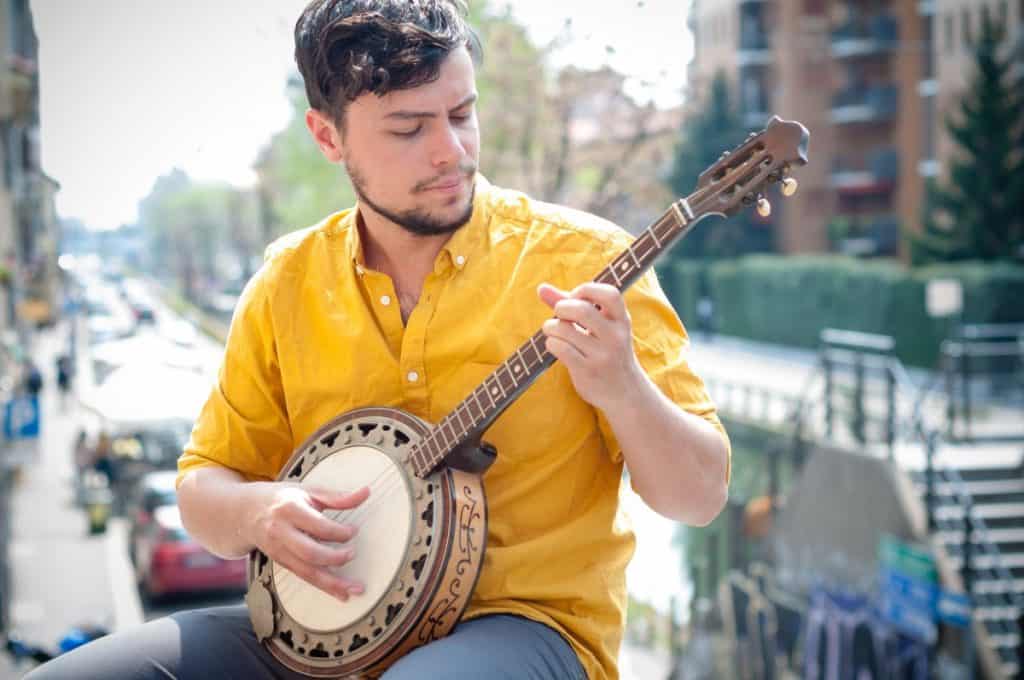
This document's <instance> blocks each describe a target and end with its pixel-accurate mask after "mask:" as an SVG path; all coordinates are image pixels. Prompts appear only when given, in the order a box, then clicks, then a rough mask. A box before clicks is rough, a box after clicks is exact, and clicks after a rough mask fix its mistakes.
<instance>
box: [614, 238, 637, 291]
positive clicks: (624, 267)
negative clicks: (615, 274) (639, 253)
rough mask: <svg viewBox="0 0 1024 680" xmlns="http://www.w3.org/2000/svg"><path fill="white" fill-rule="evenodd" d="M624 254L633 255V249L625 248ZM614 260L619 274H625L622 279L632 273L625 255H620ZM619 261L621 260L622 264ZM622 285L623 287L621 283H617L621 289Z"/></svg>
mask: <svg viewBox="0 0 1024 680" xmlns="http://www.w3.org/2000/svg"><path fill="white" fill-rule="evenodd" d="M626 252H628V253H629V254H630V255H632V254H633V249H632V248H627V249H626ZM615 260H616V262H615V266H616V267H618V269H619V273H620V274H625V276H624V277H623V278H628V277H629V275H630V274H632V273H633V267H632V266H630V264H629V262H627V261H626V253H622V254H621V255H619V256H618V257H617V258H615ZM619 260H622V262H619ZM622 285H623V284H622V283H619V288H622Z"/></svg>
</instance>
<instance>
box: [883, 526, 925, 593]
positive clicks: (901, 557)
mask: <svg viewBox="0 0 1024 680" xmlns="http://www.w3.org/2000/svg"><path fill="white" fill-rule="evenodd" d="M878 562H879V564H880V565H881V566H883V567H888V568H889V569H891V570H893V571H898V572H902V573H904V574H907V575H909V576H913V577H914V578H917V579H919V580H921V581H930V582H937V581H938V570H937V569H936V567H935V558H934V557H932V554H931V551H929V550H928V549H927V548H925V547H923V546H915V545H911V544H909V543H905V542H903V541H901V540H899V539H897V538H895V537H893V536H890V535H889V534H883V535H882V537H881V538H880V539H879V541H878Z"/></svg>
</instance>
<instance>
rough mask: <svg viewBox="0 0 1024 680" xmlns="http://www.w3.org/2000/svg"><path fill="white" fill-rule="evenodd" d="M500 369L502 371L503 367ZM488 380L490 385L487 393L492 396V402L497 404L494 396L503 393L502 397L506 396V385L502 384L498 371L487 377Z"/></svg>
mask: <svg viewBox="0 0 1024 680" xmlns="http://www.w3.org/2000/svg"><path fill="white" fill-rule="evenodd" d="M498 370H499V371H500V370H501V369H500V368H499V369H498ZM487 382H489V383H490V386H489V387H488V388H487V395H488V396H489V397H491V402H492V403H493V404H495V405H497V403H498V402H496V401H495V400H494V397H496V396H498V394H501V398H502V399H504V398H505V387H504V386H503V385H502V384H501V380H500V379H499V378H498V371H495V372H494V373H492V374H491V376H490V377H489V378H487Z"/></svg>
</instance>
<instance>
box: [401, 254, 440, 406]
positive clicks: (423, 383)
mask: <svg viewBox="0 0 1024 680" xmlns="http://www.w3.org/2000/svg"><path fill="white" fill-rule="evenodd" d="M440 286H441V279H440V278H438V276H437V275H436V274H433V273H432V274H430V275H429V276H427V279H426V281H424V282H423V290H422V291H420V299H419V300H418V301H417V303H416V307H415V308H414V309H413V311H412V314H410V315H409V320H408V322H407V323H406V325H405V333H404V335H403V336H402V351H401V355H400V357H399V365H400V366H401V369H400V370H401V371H402V389H403V392H404V396H405V399H404V402H405V408H406V409H407V410H409V411H411V412H412V413H414V414H416V415H418V416H420V417H421V418H427V415H428V414H429V412H430V410H429V409H430V391H429V383H428V380H429V379H430V372H429V371H428V367H427V363H426V356H427V351H426V350H427V328H428V326H429V325H430V320H431V319H432V318H433V316H434V310H435V309H436V307H437V295H438V292H439V291H440Z"/></svg>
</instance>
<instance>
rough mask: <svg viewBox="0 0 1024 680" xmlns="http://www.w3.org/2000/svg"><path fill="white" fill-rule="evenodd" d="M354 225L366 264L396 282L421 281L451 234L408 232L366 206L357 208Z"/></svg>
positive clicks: (432, 266) (430, 269)
mask: <svg viewBox="0 0 1024 680" xmlns="http://www.w3.org/2000/svg"><path fill="white" fill-rule="evenodd" d="M357 225H358V227H359V238H360V241H361V242H362V245H363V257H364V259H365V260H366V266H368V267H370V268H371V269H375V270H377V271H379V272H382V273H384V274H387V275H388V276H390V277H391V278H392V279H393V280H396V281H397V280H401V281H406V282H417V283H422V281H423V279H425V278H426V276H427V274H428V273H430V272H431V271H433V269H434V260H436V259H437V254H438V253H439V252H441V248H443V247H444V244H445V243H447V242H448V239H450V238H451V236H452V235H451V234H438V235H436V236H420V235H418V234H413V233H410V232H409V231H408V230H406V229H403V228H402V227H400V226H399V225H397V224H395V223H394V222H392V221H391V220H389V219H387V218H385V217H383V216H381V215H378V214H377V213H375V212H374V211H373V210H372V209H370V208H368V207H366V206H365V205H360V207H359V220H358V221H357ZM416 288H417V289H418V288H419V285H416Z"/></svg>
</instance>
